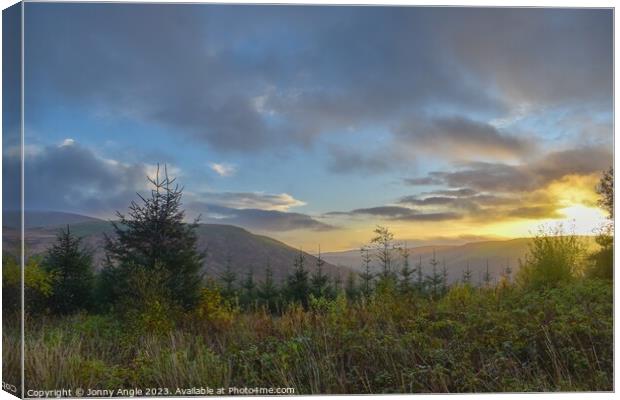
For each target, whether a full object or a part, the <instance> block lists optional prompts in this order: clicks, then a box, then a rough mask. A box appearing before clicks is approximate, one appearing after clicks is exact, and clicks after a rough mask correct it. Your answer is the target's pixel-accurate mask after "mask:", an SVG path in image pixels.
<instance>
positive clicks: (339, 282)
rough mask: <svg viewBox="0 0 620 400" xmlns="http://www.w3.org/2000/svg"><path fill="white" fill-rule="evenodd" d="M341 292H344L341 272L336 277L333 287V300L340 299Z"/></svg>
mask: <svg viewBox="0 0 620 400" xmlns="http://www.w3.org/2000/svg"><path fill="white" fill-rule="evenodd" d="M341 290H342V278H341V277H340V272H337V273H336V276H335V277H334V282H333V285H332V297H333V298H336V297H338V295H339V294H340V291H341Z"/></svg>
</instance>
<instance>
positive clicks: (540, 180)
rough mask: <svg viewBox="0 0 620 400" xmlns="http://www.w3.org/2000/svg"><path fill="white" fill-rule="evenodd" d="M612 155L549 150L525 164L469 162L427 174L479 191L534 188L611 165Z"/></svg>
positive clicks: (599, 150) (591, 150) (602, 150)
mask: <svg viewBox="0 0 620 400" xmlns="http://www.w3.org/2000/svg"><path fill="white" fill-rule="evenodd" d="M612 160H613V158H612V154H611V152H610V151H609V150H608V149H605V148H600V147H584V148H579V149H570V150H563V151H555V152H550V153H547V154H546V155H544V156H543V157H541V158H539V159H538V160H535V161H533V162H531V163H528V164H519V165H509V164H503V163H486V162H471V163H466V164H464V168H462V169H459V170H456V171H449V172H444V171H434V172H431V173H430V174H429V177H430V178H432V179H436V180H438V181H441V182H442V183H443V184H445V185H447V186H449V187H469V188H472V189H475V190H480V191H501V192H519V191H526V190H535V189H538V188H540V187H543V186H544V185H547V184H549V183H550V182H551V181H554V180H557V179H561V178H563V177H565V176H568V175H588V174H592V173H595V172H598V171H603V170H605V169H606V168H608V167H609V165H611V164H612Z"/></svg>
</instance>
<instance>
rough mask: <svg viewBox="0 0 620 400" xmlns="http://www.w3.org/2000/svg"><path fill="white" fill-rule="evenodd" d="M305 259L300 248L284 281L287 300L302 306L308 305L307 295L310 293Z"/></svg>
mask: <svg viewBox="0 0 620 400" xmlns="http://www.w3.org/2000/svg"><path fill="white" fill-rule="evenodd" d="M305 261H306V257H305V255H304V253H303V251H301V249H300V250H299V254H298V255H297V256H296V257H295V262H294V269H293V273H292V274H291V275H289V276H288V278H287V283H286V284H287V293H288V298H289V300H290V301H292V302H296V303H299V304H301V305H302V306H303V307H304V308H305V307H308V295H309V293H310V285H309V282H308V271H307V270H306V268H305Z"/></svg>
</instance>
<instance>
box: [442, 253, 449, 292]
mask: <svg viewBox="0 0 620 400" xmlns="http://www.w3.org/2000/svg"><path fill="white" fill-rule="evenodd" d="M447 291H448V269H447V268H446V260H445V259H444V260H443V268H442V269H441V292H442V293H446V292H447Z"/></svg>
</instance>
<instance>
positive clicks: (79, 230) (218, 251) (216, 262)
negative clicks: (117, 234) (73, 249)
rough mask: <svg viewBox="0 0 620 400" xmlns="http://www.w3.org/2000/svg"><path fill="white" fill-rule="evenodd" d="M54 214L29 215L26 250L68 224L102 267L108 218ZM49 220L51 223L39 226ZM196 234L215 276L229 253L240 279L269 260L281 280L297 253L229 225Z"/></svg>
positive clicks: (341, 271) (40, 248) (311, 260)
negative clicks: (99, 218) (104, 219)
mask: <svg viewBox="0 0 620 400" xmlns="http://www.w3.org/2000/svg"><path fill="white" fill-rule="evenodd" d="M53 214H54V213H45V214H41V215H34V214H33V215H32V218H31V219H30V220H31V223H30V224H28V225H27V227H26V235H25V245H26V252H27V254H28V255H37V254H42V253H44V252H45V251H46V249H47V248H48V247H49V246H50V245H51V244H52V243H53V242H54V240H55V237H56V235H57V234H58V232H59V231H60V230H61V229H64V228H65V227H66V225H67V224H68V225H69V227H70V229H71V231H72V232H73V233H74V234H75V235H77V236H79V237H81V238H83V243H84V245H85V246H86V247H87V248H89V249H90V250H91V251H92V252H93V254H94V259H95V267H96V268H101V266H102V261H103V259H104V251H103V244H104V233H106V234H112V233H113V231H112V226H111V224H110V222H108V221H103V220H98V219H96V218H90V217H84V218H79V217H80V216H78V215H77V214H65V213H58V215H53ZM74 221H76V222H74ZM48 222H51V224H50V225H47V226H42V225H43V224H45V223H48ZM3 228H4V229H3V231H4V235H5V237H4V244H5V246H6V249H5V250H10V248H11V247H16V246H17V245H18V243H19V240H18V238H19V237H18V235H17V231H15V230H13V229H11V228H8V227H6V226H5V227H3ZM197 234H198V247H199V249H200V250H206V258H205V263H204V272H205V273H206V274H207V275H208V276H218V275H219V274H220V273H221V272H222V271H223V270H224V268H225V265H226V262H227V259H228V258H229V257H230V260H231V265H232V270H233V271H234V272H236V273H237V275H238V278H239V279H243V278H244V277H245V274H246V273H247V271H249V270H253V271H254V276H255V279H256V280H257V281H261V280H263V277H264V276H265V269H266V267H267V265H268V264H269V265H271V269H272V271H273V275H274V279H276V280H282V279H284V278H285V277H286V275H287V274H288V272H289V271H290V270H291V269H292V268H293V267H294V264H293V262H294V259H295V257H296V256H297V255H298V254H299V250H298V249H295V248H293V247H290V246H288V245H286V244H284V243H282V242H280V241H277V240H275V239H272V238H269V237H267V236H261V235H256V234H253V233H251V232H249V231H247V230H245V229H243V228H239V227H236V226H232V225H218V224H200V225H199V226H198V228H197ZM304 254H305V260H306V267H307V269H308V270H309V271H311V272H312V271H314V269H315V265H316V258H315V257H314V256H312V255H310V254H307V253H304ZM324 270H325V272H326V273H328V274H329V275H331V276H332V277H335V276H337V275H340V276H341V278H342V279H343V280H344V279H345V278H346V275H347V274H348V273H349V272H350V270H349V269H348V268H346V267H336V266H334V265H331V264H329V263H327V264H326V265H325V266H324Z"/></svg>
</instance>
